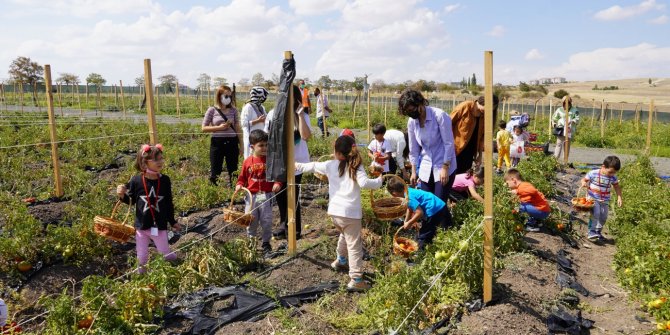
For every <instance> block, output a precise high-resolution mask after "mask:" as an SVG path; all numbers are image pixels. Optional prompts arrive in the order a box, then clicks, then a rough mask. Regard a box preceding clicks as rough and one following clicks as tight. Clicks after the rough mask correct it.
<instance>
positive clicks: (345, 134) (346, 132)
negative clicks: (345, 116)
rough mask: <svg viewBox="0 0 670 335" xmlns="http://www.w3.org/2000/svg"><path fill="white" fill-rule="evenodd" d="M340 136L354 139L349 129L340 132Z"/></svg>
mask: <svg viewBox="0 0 670 335" xmlns="http://www.w3.org/2000/svg"><path fill="white" fill-rule="evenodd" d="M340 136H351V137H353V138H356V136H354V132H353V131H351V129H344V130H342V132H341V133H340Z"/></svg>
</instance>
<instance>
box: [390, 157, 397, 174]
mask: <svg viewBox="0 0 670 335" xmlns="http://www.w3.org/2000/svg"><path fill="white" fill-rule="evenodd" d="M389 172H390V173H391V174H396V173H397V172H398V163H397V162H396V161H395V158H393V157H391V159H390V160H389Z"/></svg>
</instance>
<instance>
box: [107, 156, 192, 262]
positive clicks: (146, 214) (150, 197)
mask: <svg viewBox="0 0 670 335" xmlns="http://www.w3.org/2000/svg"><path fill="white" fill-rule="evenodd" d="M163 164H164V160H163V146H162V145H160V144H156V145H155V146H151V145H148V144H145V145H143V146H142V147H141V148H140V150H139V151H138V152H137V160H136V161H135V168H136V169H137V170H138V171H139V172H140V174H139V175H135V176H133V177H132V178H130V181H129V182H128V184H126V185H119V186H117V187H116V193H117V194H118V196H119V199H121V201H123V202H125V203H127V204H130V205H133V204H134V205H135V230H136V233H135V242H136V246H137V259H138V260H139V263H140V269H139V271H138V272H139V273H144V271H145V270H144V265H145V264H147V261H148V260H149V240H151V241H154V245H156V249H158V251H159V252H160V253H161V254H163V255H164V256H165V259H166V260H169V261H171V260H175V259H176V258H177V255H176V254H174V253H172V252H170V246H169V245H168V237H167V229H168V224H170V225H171V226H172V228H173V229H174V230H179V229H180V227H179V224H178V223H177V221H175V219H174V205H173V203H172V184H171V183H170V178H169V177H168V176H166V175H162V174H161V173H160V171H161V170H162V169H163Z"/></svg>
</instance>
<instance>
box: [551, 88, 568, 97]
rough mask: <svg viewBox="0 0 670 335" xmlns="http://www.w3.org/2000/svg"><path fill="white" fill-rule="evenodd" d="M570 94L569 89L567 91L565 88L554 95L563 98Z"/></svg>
mask: <svg viewBox="0 0 670 335" xmlns="http://www.w3.org/2000/svg"><path fill="white" fill-rule="evenodd" d="M568 94H569V93H568V91H566V90H564V89H560V90H558V91H556V92H554V96H555V97H556V98H558V99H563V97H564V96H566V95H568Z"/></svg>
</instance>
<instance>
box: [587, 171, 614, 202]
mask: <svg viewBox="0 0 670 335" xmlns="http://www.w3.org/2000/svg"><path fill="white" fill-rule="evenodd" d="M584 180H586V181H587V182H589V185H588V193H589V197H591V198H593V199H595V200H598V201H601V202H607V201H609V200H610V196H611V191H612V186H614V185H618V184H619V179H617V177H616V176H611V177H610V176H606V175H604V174H602V173H600V169H595V170H591V171H589V172H588V173H587V174H586V176H585V177H584Z"/></svg>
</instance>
